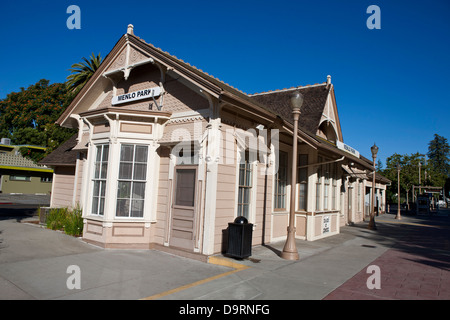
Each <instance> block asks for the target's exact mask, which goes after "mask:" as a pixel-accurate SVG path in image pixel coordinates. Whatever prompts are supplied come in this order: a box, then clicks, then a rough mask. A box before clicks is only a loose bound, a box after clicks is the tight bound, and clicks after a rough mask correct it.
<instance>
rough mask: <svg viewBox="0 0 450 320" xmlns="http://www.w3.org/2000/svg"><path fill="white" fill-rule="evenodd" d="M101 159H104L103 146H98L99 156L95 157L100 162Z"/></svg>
mask: <svg viewBox="0 0 450 320" xmlns="http://www.w3.org/2000/svg"><path fill="white" fill-rule="evenodd" d="M101 159H102V146H97V157H96V158H95V160H96V161H97V162H100V160H101Z"/></svg>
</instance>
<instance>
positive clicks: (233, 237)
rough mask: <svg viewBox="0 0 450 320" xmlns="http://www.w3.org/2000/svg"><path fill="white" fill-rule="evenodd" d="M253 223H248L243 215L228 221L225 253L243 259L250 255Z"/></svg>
mask: <svg viewBox="0 0 450 320" xmlns="http://www.w3.org/2000/svg"><path fill="white" fill-rule="evenodd" d="M252 234H253V224H251V223H248V220H247V219H246V218H245V217H237V218H236V219H234V222H231V223H228V248H227V253H226V254H227V255H228V256H231V257H234V258H239V259H244V258H247V257H250V256H251V255H252Z"/></svg>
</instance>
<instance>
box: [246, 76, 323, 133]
mask: <svg viewBox="0 0 450 320" xmlns="http://www.w3.org/2000/svg"><path fill="white" fill-rule="evenodd" d="M330 88H331V86H327V84H326V83H322V84H316V85H312V86H305V87H295V88H290V89H285V90H279V91H270V92H264V93H256V94H253V95H250V97H251V99H252V100H254V101H256V102H259V103H260V104H262V105H264V106H266V107H267V108H268V109H269V110H272V111H273V112H274V113H277V114H279V115H280V116H281V117H282V118H283V119H285V120H287V121H288V122H290V123H293V122H294V119H293V117H292V109H291V106H290V95H291V93H292V92H293V91H295V90H298V91H300V92H301V93H302V95H303V99H304V100H303V105H302V107H301V109H300V118H299V121H298V125H299V127H300V129H301V130H304V131H307V132H308V133H309V134H311V135H313V136H315V135H316V132H317V129H318V128H319V122H320V119H321V117H322V113H323V110H324V107H325V103H326V101H327V98H328V94H329V92H330Z"/></svg>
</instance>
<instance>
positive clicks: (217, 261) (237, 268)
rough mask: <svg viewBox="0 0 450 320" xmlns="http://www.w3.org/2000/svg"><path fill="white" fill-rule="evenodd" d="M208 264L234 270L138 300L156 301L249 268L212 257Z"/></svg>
mask: <svg viewBox="0 0 450 320" xmlns="http://www.w3.org/2000/svg"><path fill="white" fill-rule="evenodd" d="M208 263H211V264H215V265H219V266H224V267H229V268H233V269H234V270H231V271H227V272H224V273H221V274H218V275H215V276H212V277H209V278H206V279H203V280H199V281H196V282H193V283H189V284H186V285H184V286H181V287H178V288H175V289H171V290H167V291H164V292H161V293H158V294H155V295H152V296H149V297H146V298H142V299H140V300H156V299H159V298H162V297H165V296H168V295H170V294H173V293H176V292H180V291H183V290H186V289H189V288H193V287H195V286H198V285H201V284H204V283H207V282H210V281H213V280H217V279H220V278H223V277H226V276H229V275H230V274H233V273H236V272H239V271H242V270H245V269H248V268H250V267H249V266H246V265H243V264H240V263H237V262H234V261H231V260H228V259H224V258H220V257H214V256H211V257H209V258H208Z"/></svg>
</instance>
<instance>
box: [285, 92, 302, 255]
mask: <svg viewBox="0 0 450 320" xmlns="http://www.w3.org/2000/svg"><path fill="white" fill-rule="evenodd" d="M302 104H303V95H302V94H301V93H300V92H299V91H294V92H293V93H292V94H291V108H292V116H293V117H294V131H293V141H292V175H291V204H290V211H289V225H288V227H287V238H286V243H285V244H284V248H283V251H282V252H281V255H280V256H281V258H283V259H287V260H298V259H299V256H298V251H297V246H296V245H295V226H294V224H295V195H296V186H297V140H298V138H297V136H298V132H297V131H298V119H299V117H300V108H301V106H302Z"/></svg>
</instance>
